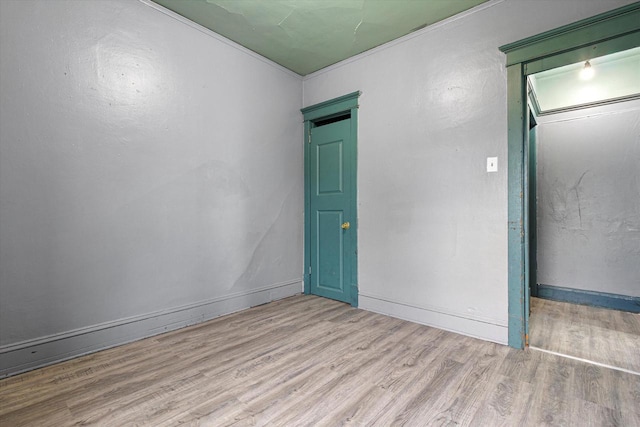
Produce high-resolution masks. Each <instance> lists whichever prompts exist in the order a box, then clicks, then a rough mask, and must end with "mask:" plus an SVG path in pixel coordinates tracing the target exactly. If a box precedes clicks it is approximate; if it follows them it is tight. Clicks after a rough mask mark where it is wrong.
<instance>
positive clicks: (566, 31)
mask: <svg viewBox="0 0 640 427" xmlns="http://www.w3.org/2000/svg"><path fill="white" fill-rule="evenodd" d="M636 31H640V2H638V3H634V4H632V5H629V6H626V7H622V8H619V9H616V10H613V11H611V12H607V13H604V14H601V15H597V16H594V17H592V18H589V19H584V20H582V21H579V22H576V23H574V24H570V25H565V26H564V27H560V28H558V29H556V30H552V31H547V32H546V33H542V34H539V35H537V36H533V37H529V38H527V39H524V40H521V41H518V42H515V43H511V44H508V45H505V46H502V47H500V50H501V51H502V52H504V53H506V54H507V120H508V257H509V260H508V262H509V266H508V292H509V298H508V301H509V302H508V310H509V313H508V315H509V346H511V347H515V348H523V347H524V345H525V344H526V341H527V337H526V330H527V322H528V317H529V316H528V315H529V313H528V312H527V311H526V307H527V301H526V299H527V297H528V290H527V287H528V284H527V283H526V281H525V278H526V268H527V259H526V258H525V254H526V252H525V248H526V246H527V245H528V242H527V241H526V238H527V237H528V236H526V235H525V230H524V227H525V225H526V222H525V220H526V216H525V210H524V201H523V198H524V196H525V194H526V185H527V180H528V176H527V175H525V173H526V169H527V168H526V166H527V165H526V164H525V156H524V150H525V147H527V146H526V143H527V134H526V133H525V132H527V133H528V129H525V123H526V117H527V116H526V114H528V112H527V110H528V105H527V92H526V84H525V78H526V75H527V71H526V70H525V65H526V64H525V63H526V62H533V61H538V60H542V59H543V58H547V57H552V56H555V55H558V54H560V53H568V52H571V51H576V52H575V53H568V54H567V55H565V56H558V57H557V58H556V59H554V60H553V61H555V62H554V63H555V65H556V66H562V65H568V64H571V63H573V62H577V61H575V60H573V58H575V57H576V55H581V54H583V53H584V52H585V51H579V52H578V50H580V49H588V47H590V46H593V45H596V44H597V43H601V44H602V42H605V41H607V42H608V41H609V40H613V39H615V38H618V37H620V38H622V40H620V41H619V42H615V41H611V42H608V44H607V45H606V46H607V49H611V48H616V46H617V47H618V48H620V47H621V46H624V44H625V43H627V42H628V39H627V36H628V34H630V33H633V32H636ZM631 37H632V38H633V37H635V36H631ZM609 53H613V52H609ZM550 61H551V60H550ZM563 61H569V62H566V63H563ZM550 63H551V62H548V64H550ZM541 64H544V62H541ZM545 66H546V65H545ZM542 67H543V66H542V65H541V66H540V68H542ZM527 148H528V147H527ZM527 216H528V215H527Z"/></svg>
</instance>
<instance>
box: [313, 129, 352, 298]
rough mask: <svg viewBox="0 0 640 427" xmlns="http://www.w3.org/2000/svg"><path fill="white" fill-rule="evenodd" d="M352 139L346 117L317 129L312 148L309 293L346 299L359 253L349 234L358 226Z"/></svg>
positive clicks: (314, 130)
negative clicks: (352, 181) (352, 188)
mask: <svg viewBox="0 0 640 427" xmlns="http://www.w3.org/2000/svg"><path fill="white" fill-rule="evenodd" d="M350 138H351V120H350V119H347V120H342V121H339V122H334V123H331V124H327V125H324V126H320V127H315V128H312V129H311V142H310V146H309V156H310V158H309V169H310V170H309V180H310V181H309V187H310V190H311V191H310V208H311V212H310V213H309V218H310V221H311V224H310V230H311V235H310V240H311V241H310V255H311V257H310V258H311V259H310V261H311V265H310V267H311V272H310V273H311V274H310V292H311V293H312V294H315V295H320V296H323V297H327V298H332V299H336V300H339V301H344V302H350V301H351V295H350V291H351V286H350V278H351V264H352V263H351V259H350V257H352V256H354V255H353V251H352V248H351V245H350V239H349V238H348V233H351V232H352V231H351V230H350V228H351V225H352V224H355V218H352V217H351V212H350V210H351V208H350V206H351V202H352V197H354V196H353V195H352V194H351V191H349V190H350V176H351V173H350V161H351V151H352V149H353V147H352V145H353V144H354V142H352V141H350ZM346 223H349V224H348V227H347V226H346ZM343 225H345V227H344V228H343Z"/></svg>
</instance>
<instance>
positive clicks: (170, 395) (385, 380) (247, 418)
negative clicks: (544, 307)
mask: <svg viewBox="0 0 640 427" xmlns="http://www.w3.org/2000/svg"><path fill="white" fill-rule="evenodd" d="M0 425H1V426H26V425H41V426H71V425H100V426H125V425H150V426H173V425H211V426H247V425H259V426H263V425H273V426H341V425H344V426H369V425H371V426H390V425H407V426H430V425H438V426H440V425H462V426H527V425H575V426H581V427H582V426H608V425H612V426H614V425H620V426H639V425H640V377H639V376H635V375H632V374H627V373H624V372H620V371H615V370H611V369H606V368H602V367H598V366H593V365H589V364H585V363H582V362H579V361H575V360H571V359H567V358H562V357H557V356H553V355H550V354H546V353H542V352H536V351H529V350H527V351H519V350H513V349H510V348H508V347H505V346H501V345H498V344H493V343H488V342H485V341H480V340H476V339H473V338H469V337H465V336H461V335H457V334H454V333H450V332H445V331H442V330H438V329H434V328H430V327H426V326H421V325H417V324H415V323H411V322H406V321H402V320H398V319H394V318H391V317H386V316H383V315H379V314H375V313H371V312H366V311H363V310H358V309H354V308H351V307H349V306H347V305H345V304H342V303H338V302H335V301H331V300H327V299H323V298H318V297H313V296H296V297H291V298H287V299H285V300H281V301H277V302H274V303H271V304H267V305H263V306H259V307H255V308H252V309H249V310H245V311H242V312H239V313H235V314H232V315H229V316H224V317H221V318H218V319H215V320H213V321H210V322H207V323H204V324H200V325H196V326H193V327H189V328H185V329H181V330H178V331H174V332H170V333H167V334H163V335H159V336H155V337H152V338H148V339H145V340H141V341H138V342H135V343H132V344H128V345H124V346H121V347H118V348H113V349H110V350H105V351H101V352H98V353H94V354H92V355H88V356H85V357H81V358H78V359H75V360H71V361H68V362H64V363H60V364H57V365H53V366H50V367H46V368H43V369H39V370H35V371H32V372H29V373H26V374H22V375H18V376H15V377H11V378H7V379H4V380H2V381H0Z"/></svg>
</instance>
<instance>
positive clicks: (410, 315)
mask: <svg viewBox="0 0 640 427" xmlns="http://www.w3.org/2000/svg"><path fill="white" fill-rule="evenodd" d="M358 303H359V307H358V308H361V309H363V310H368V311H373V312H375V313H380V314H385V315H387V316H391V317H397V318H398V319H403V320H408V321H410V322H415V323H420V324H422V325H427V326H433V327H434V328H438V329H444V330H446V331H450V332H455V333H458V334H462V335H467V336H470V337H473V338H479V339H482V340H485V341H491V342H495V343H498V344H504V345H507V342H508V327H507V325H500V324H497V323H494V322H491V321H486V320H484V319H483V320H480V319H472V318H469V317H464V316H461V315H459V314H455V313H447V312H446V311H445V310H434V309H431V308H424V307H418V306H414V305H410V304H406V303H403V302H399V301H392V300H390V299H388V298H384V297H380V296H373V295H367V294H363V293H362V292H361V293H360V294H359V296H358Z"/></svg>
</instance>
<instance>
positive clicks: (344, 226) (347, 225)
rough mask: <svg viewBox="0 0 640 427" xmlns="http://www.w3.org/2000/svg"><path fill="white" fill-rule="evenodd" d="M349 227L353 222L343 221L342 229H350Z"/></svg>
mask: <svg viewBox="0 0 640 427" xmlns="http://www.w3.org/2000/svg"><path fill="white" fill-rule="evenodd" d="M349 227H351V224H349V223H348V222H343V223H342V229H343V230H348V229H349Z"/></svg>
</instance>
